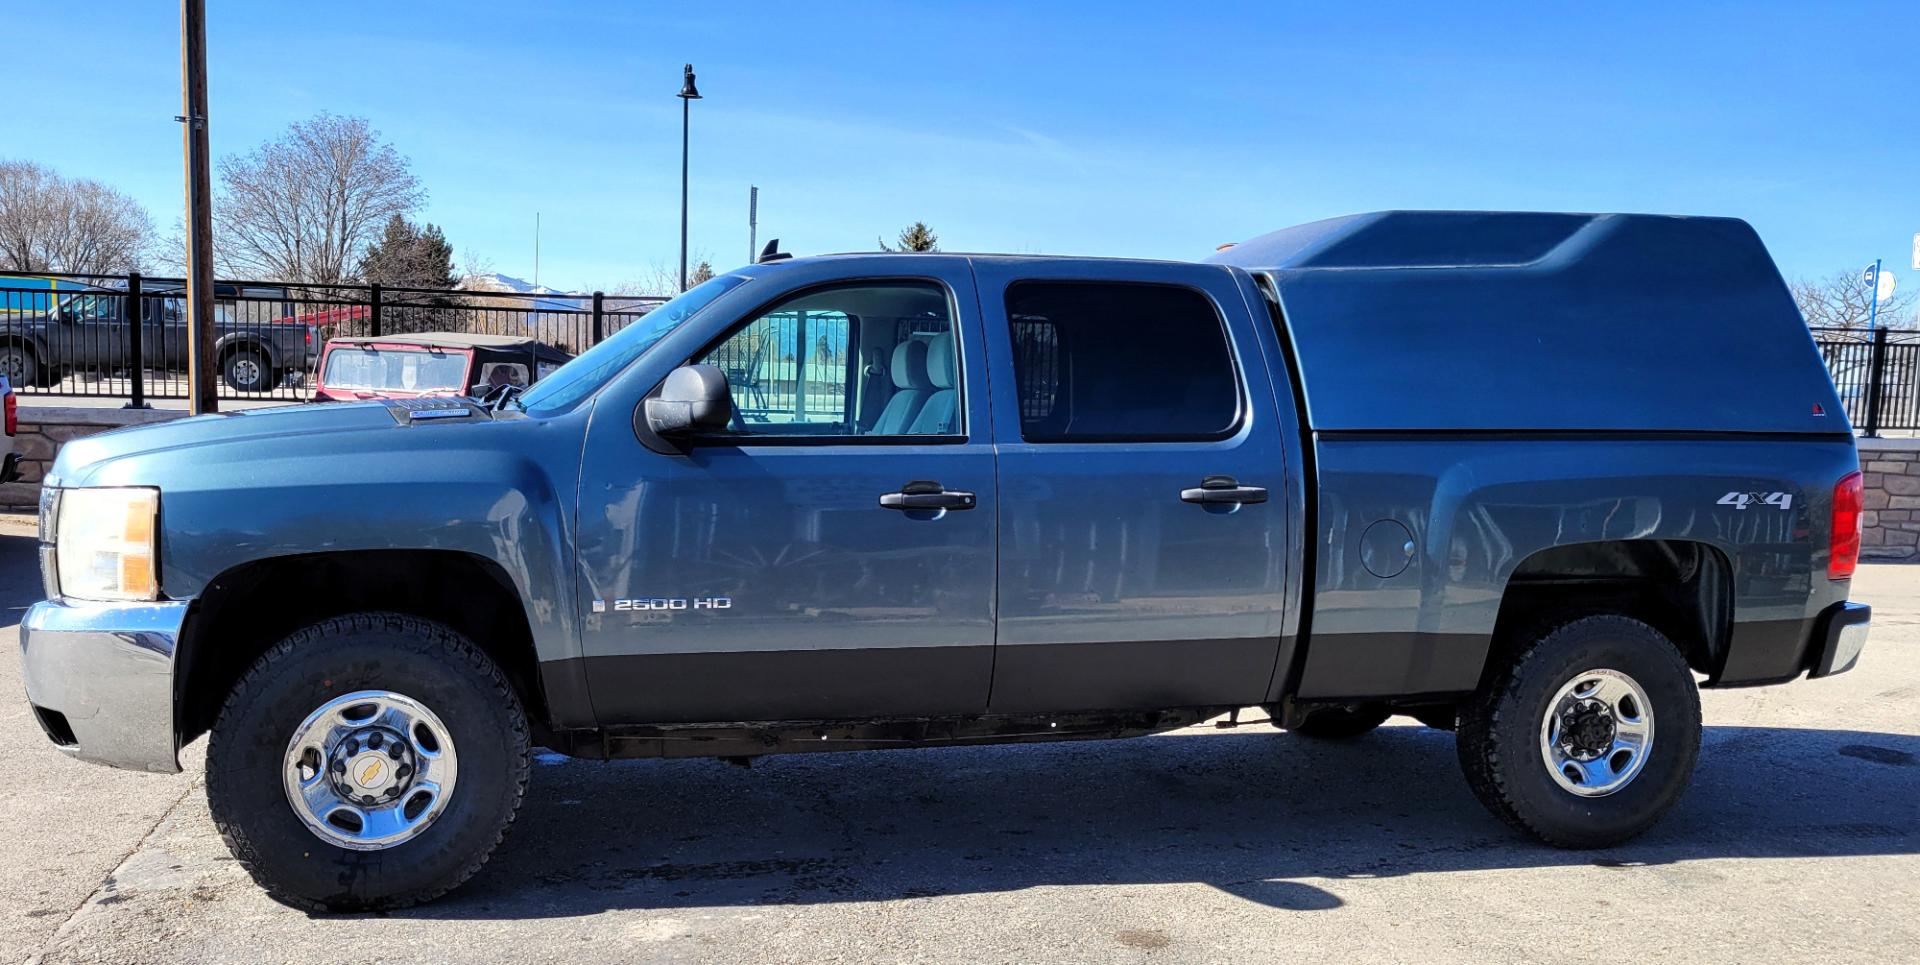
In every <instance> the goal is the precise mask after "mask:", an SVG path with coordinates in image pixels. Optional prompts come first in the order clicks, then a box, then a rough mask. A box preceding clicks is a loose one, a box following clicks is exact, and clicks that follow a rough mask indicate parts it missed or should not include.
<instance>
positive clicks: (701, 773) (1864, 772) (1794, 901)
mask: <svg viewBox="0 0 1920 965" xmlns="http://www.w3.org/2000/svg"><path fill="white" fill-rule="evenodd" d="M11 532H14V533H18V532H19V530H18V529H17V528H16V529H13V530H11ZM37 596H38V577H37V574H36V572H35V562H34V557H33V548H32V540H31V537H29V536H22V535H0V608H4V613H5V615H4V616H0V621H3V622H4V623H5V624H6V625H7V626H8V629H7V630H6V631H5V632H7V633H12V632H13V630H12V629H11V627H12V626H13V625H14V624H17V623H18V620H19V616H20V612H21V611H22V610H23V609H24V607H25V606H27V605H28V604H29V603H30V602H32V600H34V599H35V598H37ZM1854 597H1855V598H1856V599H1863V600H1866V601H1867V602H1870V603H1872V604H1873V605H1874V607H1875V620H1874V630H1873V636H1872V640H1871V642H1870V644H1869V646H1868V648H1867V651H1866V654H1865V656H1864V657H1863V659H1862V660H1861V663H1860V666H1859V667H1858V668H1857V669H1856V670H1854V671H1853V672H1851V673H1848V674H1845V675H1842V676H1840V677H1836V678H1833V679H1830V680H1823V681H1812V682H1800V683H1796V684H1793V685H1789V686H1785V687H1776V688H1764V689H1757V690H1742V691H1724V692H1709V693H1708V694H1707V695H1706V697H1705V704H1706V717H1707V724H1708V729H1707V734H1706V740H1705V746H1704V748H1703V751H1702V755H1701V760H1700V766H1699V770H1698V773H1697V775H1696V778H1695V783H1694V787H1693V789H1692V791H1691V792H1690V793H1689V794H1688V796H1687V797H1686V798H1685V800H1684V801H1683V802H1682V803H1681V805H1680V806H1679V807H1678V808H1677V809H1676V810H1675V811H1674V813H1673V814H1672V815H1670V816H1669V817H1668V818H1667V820H1666V821H1665V822H1664V823H1663V824H1661V825H1660V826H1659V827H1657V828H1655V829H1654V830H1653V831H1652V832H1651V833H1649V834H1648V835H1646V836H1645V837H1644V838H1642V839H1640V840H1639V841H1636V842H1634V843H1632V844H1630V845H1628V846H1625V847H1620V848H1615V849H1611V850H1607V851H1598V852H1566V851H1556V850H1551V849H1548V848H1544V847H1541V846H1539V845H1536V844H1533V843H1531V842H1530V841H1527V840H1524V839H1522V838H1520V837H1519V836H1517V835H1515V834H1514V833H1512V832H1510V831H1508V830H1507V829H1506V828H1505V827H1504V826H1503V825H1501V824H1499V823H1498V822H1497V821H1495V820H1494V819H1493V818H1492V817H1491V816H1489V815H1488V814H1487V813H1486V812H1485V811H1483V810H1482V809H1481V807H1480V806H1479V804H1477V803H1476V802H1475V801H1474V800H1473V798H1472V796H1471V795H1470V794H1469V793H1468V791H1467V788H1466V785H1465V782H1464V781H1463V779H1462V778H1461V776H1460V774H1459V769H1458V767H1457V766H1456V764H1455V762H1454V755H1453V743H1452V737H1451V735H1449V734H1446V733H1442V732H1439V731H1433V730H1427V729H1424V728H1421V727H1419V726H1416V725H1413V724H1412V723H1411V722H1405V723H1404V724H1401V723H1396V725H1393V726H1388V727H1386V728H1383V729H1382V730H1380V731H1378V732H1376V733H1375V734H1373V735H1370V736H1369V737H1366V738H1363V739H1361V740H1358V741H1355V742H1352V743H1348V744H1340V745H1326V744H1316V743H1313V742H1310V741H1306V740H1302V739H1298V738H1295V737H1291V736H1289V735H1287V734H1284V733H1281V732H1278V731H1275V730H1273V729H1271V728H1270V727H1267V726H1265V725H1258V726H1246V727H1241V728H1239V729H1236V730H1227V731H1215V730H1213V729H1211V728H1192V729H1189V730H1185V731H1180V732H1177V733H1173V734H1168V735H1163V736H1158V737H1150V738H1143V739H1137V740H1131V741H1115V742H1101V743H1079V744H1058V745H1050V746H1049V745H1028V746H1012V747H990V748H971V749H961V750H917V751H880V752H868V753H854V754H833V755H817V756H807V755H801V756H791V757H784V758H769V759H765V760H762V761H760V762H758V763H756V764H755V765H754V766H753V767H752V768H750V769H742V768H739V767H733V766H729V765H727V764H724V763H719V762H715V761H674V762H669V761H634V762H621V763H612V764H607V763H593V762H586V761H571V760H567V759H565V758H561V757H558V756H557V755H550V754H545V753H543V754H542V755H541V756H540V758H539V760H538V764H537V767H536V770H535V774H534V781H533V783H532V787H531V789H530V790H529V793H528V798H527V802H526V807H525V809H524V810H523V811H522V813H521V816H520V821H519V824H518V825H517V826H516V827H515V829H514V831H513V833H512V834H511V835H510V836H509V837H508V840H507V843H506V844H505V845H504V846H503V847H502V849H501V850H500V851H499V852H498V853H496V854H495V856H494V859H493V861H492V863H490V864H489V865H488V866H487V867H486V868H485V869H484V870H483V871H482V872H481V873H480V875H479V876H478V877H477V878H475V879H474V880H473V881H472V882H470V883H469V884H468V885H467V886H466V887H464V888H462V889H460V890H459V891H457V892H455V893H453V894H452V895H450V896H448V897H447V898H445V899H443V900H441V901H439V902H437V903H435V904H432V905H429V906H426V907H422V908H416V909H411V910H408V911H404V912H398V913H393V914H391V915H378V916H364V915H362V916H310V915H307V914H304V913H301V912H297V911H293V910H291V909H289V908H286V907H283V906H281V905H279V904H276V903H274V902H273V901H271V900H270V899H268V898H267V897H266V896H265V895H264V894H262V893H261V892H260V891H259V890H257V889H256V888H255V887H254V886H253V884H252V883H251V881H249V880H248V879H247V877H246V875H245V874H244V873H243V872H242V871H241V870H240V868H239V867H238V866H237V865H236V864H235V863H234V862H233V861H232V860H230V859H229V858H228V856H227V852H226V849H225V847H224V846H223V845H222V844H221V842H220V840H219V837H218V836H217V835H216V833H215V832H214V829H213V825H212V823H211V821H210V820H209V818H208V815H207V809H206V804H205V801H204V796H203V792H202V780H201V774H200V768H201V764H200V761H201V747H200V746H199V745H196V746H195V747H193V748H190V749H189V751H188V754H187V758H188V769H187V772H186V773H184V774H180V775H176V776H171V777H168V776H157V775H142V774H133V773H127V772H122V771H113V770H108V769H105V768H100V767H96V766H93V765H88V764H82V763H77V762H74V761H69V760H67V759H66V758H65V757H63V756H62V755H60V754H59V753H58V752H56V751H55V750H54V749H53V747H52V746H51V745H49V744H48V743H47V742H46V740H45V738H43V737H42V736H41V734H40V733H39V730H38V728H37V727H36V726H35V724H34V723H33V719H32V716H31V714H30V713H29V712H28V710H27V706H26V702H25V701H24V699H22V698H21V697H20V696H19V695H20V694H21V692H22V691H21V685H20V679H19V658H18V650H17V648H15V647H7V648H6V649H5V655H4V657H0V692H4V693H5V694H6V699H5V702H4V703H0V902H4V908H5V909H6V913H5V914H3V915H0V959H5V960H9V961H25V960H43V961H48V962H64V961H115V962H118V961H126V962H136V961H137V962H171V961H182V962H209V961H249V962H251V961H287V962H326V963H340V962H359V961H374V960H395V961H431V962H438V961H461V962H464V961H475V962H478V961H512V962H545V961H554V962H583V961H584V962H593V961H655V960H659V961H712V962H745V961H781V962H831V961H955V962H990V961H1003V962H1023V963H1024V962H1056V961H1057V962H1114V961H1122V962H1124V961H1151V962H1197V961H1223V960H1244V961H1273V960H1282V961H1295V960H1304V961H1331V960H1338V961H1408V962H1415V961H1417V962H1438V961H1472V962H1489V961H1491V962H1509V961H1511V962H1562V961H1596V960H1606V961H1612V962H1648V961H1690V962H1692V961H1723V962H1752V961H1756V960H1781V961H1821V962H1855V961H1860V962H1867V961H1886V962H1912V961H1914V960H1915V959H1916V957H1920V568H1914V567H1906V568H1901V567H1892V566H1867V567H1863V568H1862V570H1861V573H1860V576H1859V578H1858V579H1856V581H1855V583H1854Z"/></svg>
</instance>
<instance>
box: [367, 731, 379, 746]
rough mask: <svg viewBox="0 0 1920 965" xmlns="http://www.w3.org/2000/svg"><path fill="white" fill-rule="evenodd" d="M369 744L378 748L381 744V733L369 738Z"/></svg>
mask: <svg viewBox="0 0 1920 965" xmlns="http://www.w3.org/2000/svg"><path fill="white" fill-rule="evenodd" d="M367 746H368V747H372V748H378V747H379V746H380V735H379V733H378V732H376V733H374V735H373V736H371V737H368V738H367Z"/></svg>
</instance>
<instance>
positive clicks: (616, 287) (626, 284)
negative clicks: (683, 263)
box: [601, 248, 715, 298]
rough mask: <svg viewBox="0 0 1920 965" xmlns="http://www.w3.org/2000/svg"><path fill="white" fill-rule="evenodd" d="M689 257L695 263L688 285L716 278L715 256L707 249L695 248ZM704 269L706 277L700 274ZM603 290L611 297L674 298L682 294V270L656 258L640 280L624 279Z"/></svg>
mask: <svg viewBox="0 0 1920 965" xmlns="http://www.w3.org/2000/svg"><path fill="white" fill-rule="evenodd" d="M688 257H689V258H691V259H692V261H693V263H694V267H693V268H692V270H690V271H689V272H688V276H689V277H688V278H687V284H688V285H698V284H700V283H701V282H703V281H706V280H707V279H708V278H712V277H713V276H714V274H715V273H714V270H713V256H712V255H711V254H709V253H708V252H707V250H706V249H704V248H695V249H693V252H692V253H691V254H690V255H689V256H688ZM703 267H704V268H705V269H706V275H705V276H704V277H702V276H701V274H700V271H701V269H702V268H703ZM601 290H602V291H605V292H606V293H607V294H609V295H659V296H663V297H667V298H672V297H673V296H675V295H678V294H680V270H679V269H678V268H675V267H674V266H672V265H669V264H667V263H666V262H664V261H661V260H660V259H658V258H656V259H654V260H653V261H652V262H651V263H649V264H648V266H647V270H646V271H645V272H644V273H643V274H641V276H640V277H639V278H628V279H624V280H622V281H620V282H617V283H615V284H613V285H609V286H605V287H603V288H602V289H601Z"/></svg>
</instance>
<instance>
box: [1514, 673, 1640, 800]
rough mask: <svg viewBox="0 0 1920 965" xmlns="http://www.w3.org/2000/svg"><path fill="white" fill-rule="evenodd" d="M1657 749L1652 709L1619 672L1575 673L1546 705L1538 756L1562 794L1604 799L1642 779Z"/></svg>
mask: <svg viewBox="0 0 1920 965" xmlns="http://www.w3.org/2000/svg"><path fill="white" fill-rule="evenodd" d="M1652 750H1653V705H1652V704H1651V703H1650V702H1648V700H1647V692H1646V690H1645V689H1644V688H1642V687H1641V686H1640V684H1639V682H1638V681H1636V680H1634V679H1633V678H1632V677H1629V676H1627V675H1626V674H1623V673H1621V672H1619V671H1618V670H1604V669H1595V670H1588V671H1584V672H1582V673H1577V674H1574V675H1573V676H1572V677H1571V678H1569V679H1568V680H1567V683H1566V685H1565V686H1563V687H1561V688H1560V691H1559V692H1558V693H1556V694H1554V695H1553V700H1551V701H1549V702H1548V703H1547V713H1546V716H1545V717H1544V718H1542V720H1541V722H1540V756H1541V759H1542V760H1543V761H1544V762H1545V763H1546V766H1547V773H1548V774H1550V775H1552V776H1553V780H1554V783H1556V784H1558V785H1560V787H1561V789H1562V790H1565V791H1567V792H1568V793H1571V794H1577V795H1579V796H1581V797H1605V796H1607V795H1609V794H1612V793H1614V792H1616V791H1618V790H1620V789H1621V788H1623V787H1626V786H1627V785H1628V784H1631V783H1632V782H1633V779H1634V778H1635V777H1638V776H1639V774H1640V771H1641V769H1642V768H1644V767H1645V766H1646V764H1647V756H1648V754H1649V753H1650V752H1651V751H1652Z"/></svg>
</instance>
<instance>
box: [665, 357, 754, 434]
mask: <svg viewBox="0 0 1920 965" xmlns="http://www.w3.org/2000/svg"><path fill="white" fill-rule="evenodd" d="M646 409H647V428H649V429H652V430H653V431H654V432H655V433H657V434H659V435H661V436H668V437H671V436H681V435H686V434H688V433H692V432H706V431H717V430H721V429H725V428H726V427H727V425H728V423H730V422H732V421H733V393H732V392H731V391H729V390H728V388H727V374H726V373H725V372H722V371H720V368H719V366H715V365H682V366H680V367H679V368H677V369H674V370H673V371H672V372H669V373H667V380H666V381H665V382H662V383H660V393H659V394H658V395H656V396H654V397H653V398H650V399H648V400H647V401H646Z"/></svg>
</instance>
